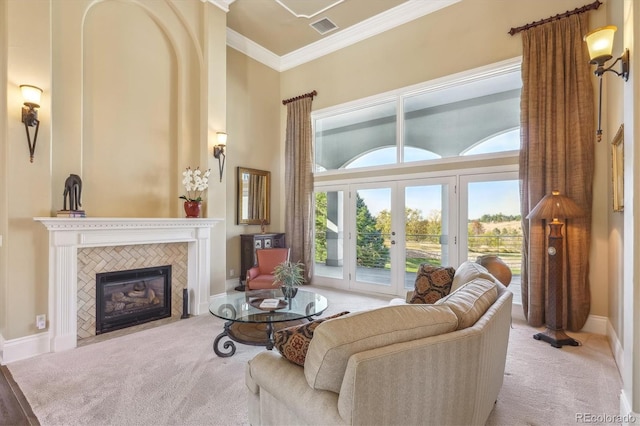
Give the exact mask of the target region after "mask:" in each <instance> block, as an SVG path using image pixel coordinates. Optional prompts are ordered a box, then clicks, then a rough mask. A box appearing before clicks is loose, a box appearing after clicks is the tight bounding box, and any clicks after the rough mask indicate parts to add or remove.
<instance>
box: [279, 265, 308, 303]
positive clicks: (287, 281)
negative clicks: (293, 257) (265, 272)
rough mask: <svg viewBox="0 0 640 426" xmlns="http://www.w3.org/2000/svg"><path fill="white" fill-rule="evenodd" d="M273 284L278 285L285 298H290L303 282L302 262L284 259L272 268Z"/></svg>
mask: <svg viewBox="0 0 640 426" xmlns="http://www.w3.org/2000/svg"><path fill="white" fill-rule="evenodd" d="M273 277H274V281H273V285H280V288H281V289H282V294H284V297H285V299H291V298H293V297H295V295H296V294H297V293H298V287H299V286H301V285H302V284H303V283H304V263H300V262H295V263H294V262H291V261H289V260H286V261H284V262H282V263H280V264H278V265H276V267H275V268H274V269H273Z"/></svg>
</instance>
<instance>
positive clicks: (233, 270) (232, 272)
mask: <svg viewBox="0 0 640 426" xmlns="http://www.w3.org/2000/svg"><path fill="white" fill-rule="evenodd" d="M229 276H230V277H235V276H236V270H235V269H229Z"/></svg>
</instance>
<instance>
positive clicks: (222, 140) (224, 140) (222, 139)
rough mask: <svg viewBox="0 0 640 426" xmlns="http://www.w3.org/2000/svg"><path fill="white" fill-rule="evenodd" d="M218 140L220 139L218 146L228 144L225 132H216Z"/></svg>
mask: <svg viewBox="0 0 640 426" xmlns="http://www.w3.org/2000/svg"><path fill="white" fill-rule="evenodd" d="M216 138H217V139H218V145H226V144H227V134H226V133H225V132H216Z"/></svg>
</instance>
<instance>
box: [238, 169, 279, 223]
mask: <svg viewBox="0 0 640 426" xmlns="http://www.w3.org/2000/svg"><path fill="white" fill-rule="evenodd" d="M245 175H247V176H257V177H258V178H262V179H263V182H264V188H263V189H262V197H261V199H260V202H262V203H263V208H262V210H263V214H262V215H260V216H258V217H250V216H249V214H248V213H247V211H248V209H249V201H248V200H249V191H250V188H249V184H248V182H247V183H245V182H246V180H245ZM237 176H238V179H237V182H238V183H237V185H238V186H237V192H238V199H237V206H236V207H237V224H238V225H263V224H264V225H268V224H269V223H270V222H271V172H268V171H266V170H257V169H250V168H247V167H238V174H237ZM247 180H248V178H247ZM245 185H246V187H245ZM243 213H244V214H243ZM245 214H246V217H245Z"/></svg>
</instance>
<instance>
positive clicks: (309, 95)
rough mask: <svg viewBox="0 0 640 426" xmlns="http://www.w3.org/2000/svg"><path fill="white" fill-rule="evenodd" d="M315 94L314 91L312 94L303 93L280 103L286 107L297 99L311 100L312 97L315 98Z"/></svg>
mask: <svg viewBox="0 0 640 426" xmlns="http://www.w3.org/2000/svg"><path fill="white" fill-rule="evenodd" d="M317 94H318V92H316V91H315V90H314V91H313V92H309V93H305V94H304V95H300V96H296V97H295V98H289V99H285V100H283V101H282V105H286V104H288V103H289V102H293V101H297V100H298V99H303V98H311V99H312V100H313V97H314V96H316V95H317Z"/></svg>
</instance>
